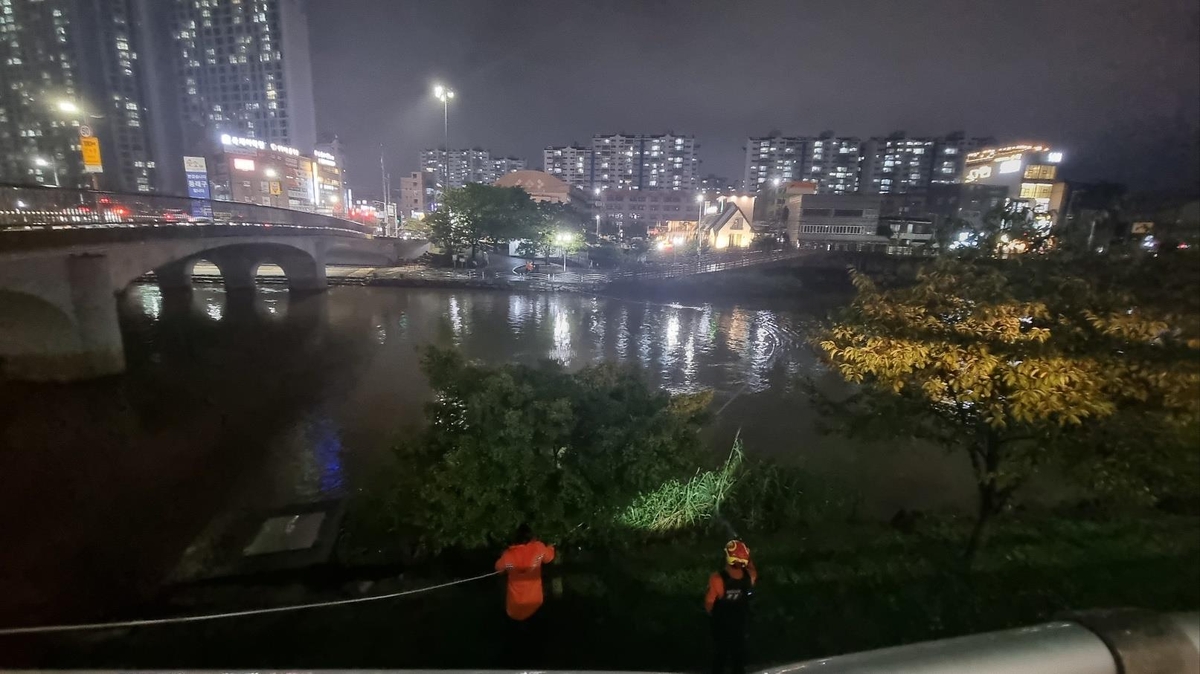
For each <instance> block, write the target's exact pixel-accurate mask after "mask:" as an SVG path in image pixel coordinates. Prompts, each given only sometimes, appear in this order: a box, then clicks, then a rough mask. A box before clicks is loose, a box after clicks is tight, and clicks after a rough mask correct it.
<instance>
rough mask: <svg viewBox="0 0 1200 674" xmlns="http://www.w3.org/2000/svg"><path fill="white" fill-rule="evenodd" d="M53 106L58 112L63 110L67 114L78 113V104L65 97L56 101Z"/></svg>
mask: <svg viewBox="0 0 1200 674" xmlns="http://www.w3.org/2000/svg"><path fill="white" fill-rule="evenodd" d="M55 107H57V108H58V111H59V112H65V113H66V114H68V115H78V114H79V106H78V105H76V104H75V101H68V100H67V99H65V98H64V99H62V100H60V101H58V103H57V104H56V105H55Z"/></svg>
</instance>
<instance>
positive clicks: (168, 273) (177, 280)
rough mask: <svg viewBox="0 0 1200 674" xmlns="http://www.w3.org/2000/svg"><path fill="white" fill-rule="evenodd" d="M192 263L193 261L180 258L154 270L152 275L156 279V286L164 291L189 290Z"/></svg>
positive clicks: (190, 286) (190, 287)
mask: <svg viewBox="0 0 1200 674" xmlns="http://www.w3.org/2000/svg"><path fill="white" fill-rule="evenodd" d="M193 264H194V262H192V261H190V260H180V261H178V262H172V263H171V264H166V265H163V266H161V267H159V268H158V269H156V270H154V276H155V278H157V279H158V287H159V288H160V289H161V290H163V291H164V292H165V291H170V290H191V289H192V265H193Z"/></svg>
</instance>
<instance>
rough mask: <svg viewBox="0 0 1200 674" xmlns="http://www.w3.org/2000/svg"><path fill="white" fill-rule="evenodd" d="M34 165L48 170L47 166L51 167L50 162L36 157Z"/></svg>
mask: <svg viewBox="0 0 1200 674" xmlns="http://www.w3.org/2000/svg"><path fill="white" fill-rule="evenodd" d="M33 163H34V164H36V165H37V166H40V167H41V168H46V167H47V166H49V165H50V162H48V161H46V160H45V159H42V158H41V157H34V158H33Z"/></svg>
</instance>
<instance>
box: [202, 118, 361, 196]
mask: <svg viewBox="0 0 1200 674" xmlns="http://www.w3.org/2000/svg"><path fill="white" fill-rule="evenodd" d="M206 159H207V161H206V164H207V174H208V182H209V185H210V188H211V191H212V198H213V199H217V200H224V201H238V202H242V203H249V204H259V205H262V206H273V207H275V208H290V209H293V210H301V211H311V212H318V213H325V214H328V215H343V214H345V208H346V204H345V200H344V197H343V196H342V193H343V185H342V183H341V180H340V175H341V173H340V170H339V167H338V166H337V164H336V161H335V160H334V158H333V156H332V155H330V154H328V153H325V152H322V153H320V154H318V155H316V156H315V157H307V156H304V155H302V154H301V153H300V150H299V149H297V148H294V147H289V146H286V145H280V144H278V143H267V142H265V141H262V140H258V139H255V138H243V137H240V136H231V135H229V134H223V135H222V136H221V138H220V144H219V145H218V146H216V147H215V148H214V149H213V150H212V151H211V152H210V153H209V155H208V156H207V158H206Z"/></svg>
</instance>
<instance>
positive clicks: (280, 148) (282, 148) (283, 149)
mask: <svg viewBox="0 0 1200 674" xmlns="http://www.w3.org/2000/svg"><path fill="white" fill-rule="evenodd" d="M271 152H279V153H280V154H290V155H292V156H293V157H299V156H300V150H297V149H296V148H294V147H288V146H286V145H276V144H275V143H271Z"/></svg>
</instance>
